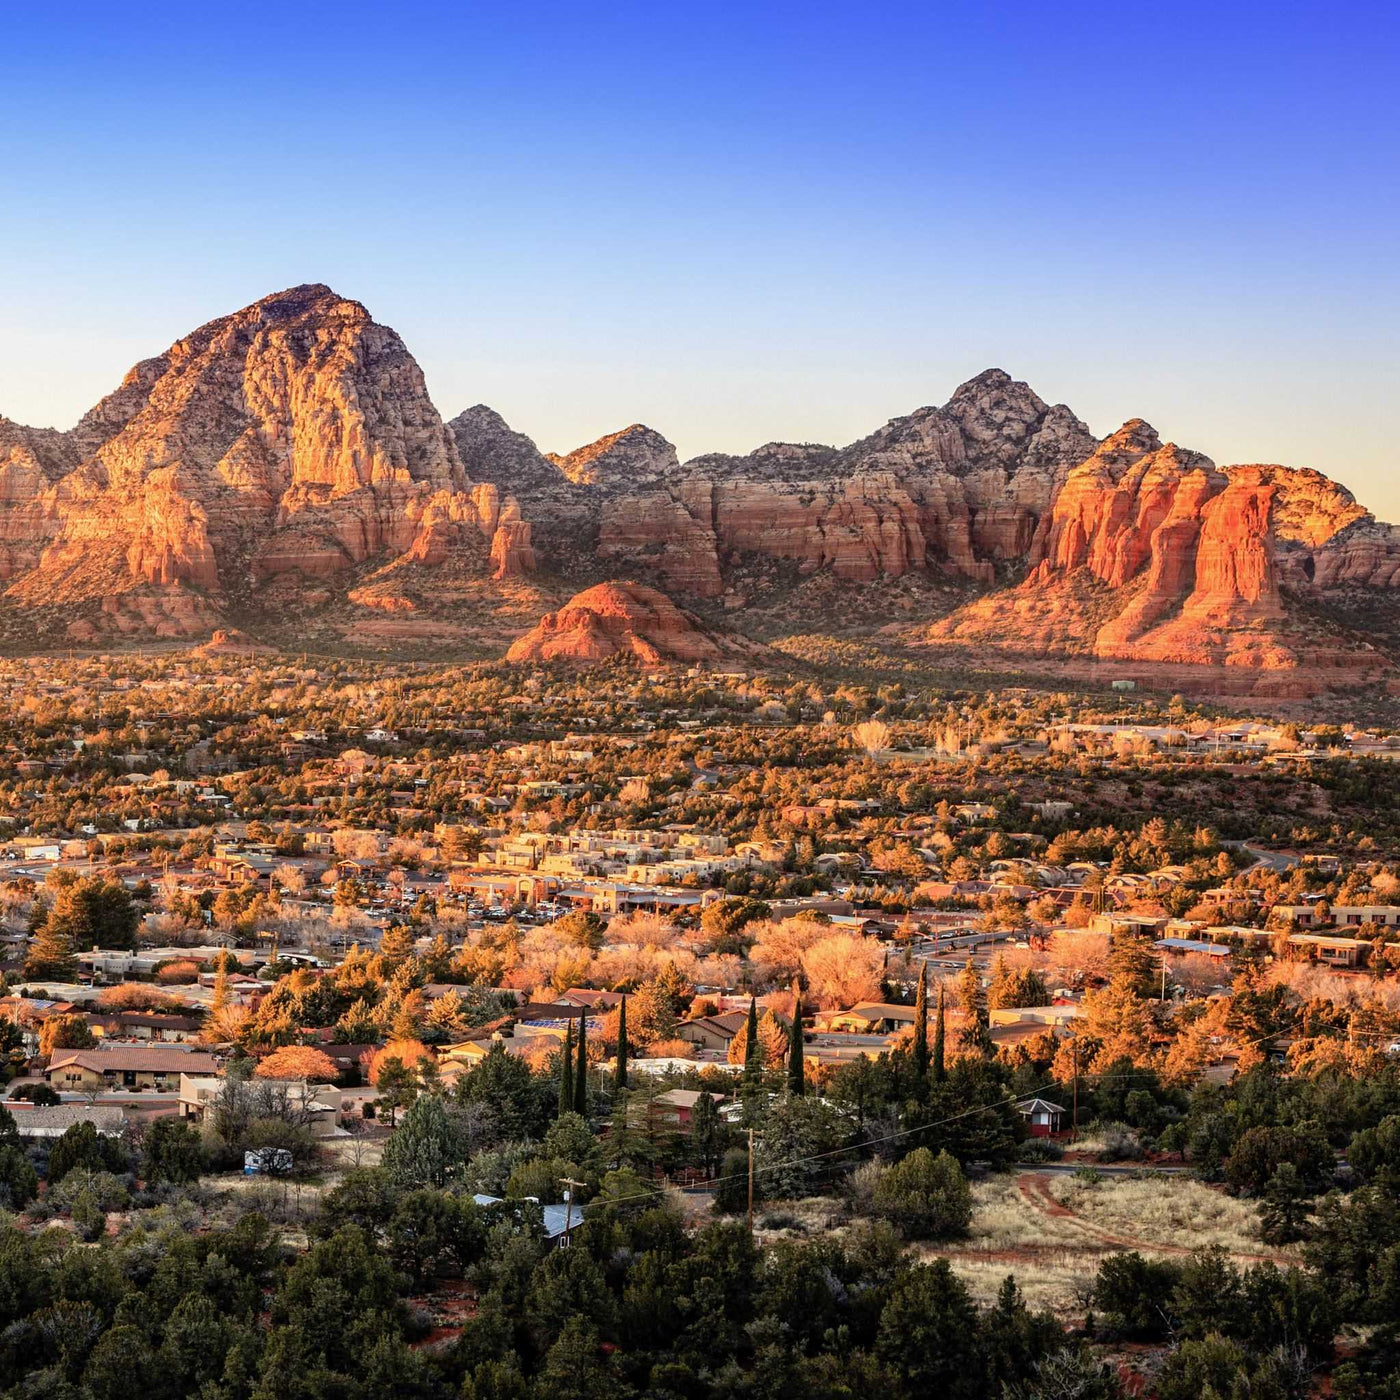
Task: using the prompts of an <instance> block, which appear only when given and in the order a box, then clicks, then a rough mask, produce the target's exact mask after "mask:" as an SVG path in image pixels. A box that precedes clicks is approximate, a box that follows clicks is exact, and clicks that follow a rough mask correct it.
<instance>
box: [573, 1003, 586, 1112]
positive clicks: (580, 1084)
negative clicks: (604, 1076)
mask: <svg viewBox="0 0 1400 1400" xmlns="http://www.w3.org/2000/svg"><path fill="white" fill-rule="evenodd" d="M574 1112H575V1113H582V1114H584V1115H585V1116H586V1115H587V1113H588V1013H587V1012H586V1011H581V1012H579V1018H578V1073H577V1075H576V1077H575V1079H574Z"/></svg>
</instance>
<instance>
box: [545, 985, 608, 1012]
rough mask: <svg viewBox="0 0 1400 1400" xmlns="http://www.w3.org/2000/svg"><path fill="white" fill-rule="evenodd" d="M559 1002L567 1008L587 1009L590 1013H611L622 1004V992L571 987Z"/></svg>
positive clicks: (561, 995) (561, 996) (562, 994)
mask: <svg viewBox="0 0 1400 1400" xmlns="http://www.w3.org/2000/svg"><path fill="white" fill-rule="evenodd" d="M559 1000H560V1001H561V1002H563V1003H564V1004H565V1005H567V1006H579V1007H587V1008H588V1010H590V1011H611V1010H612V1009H613V1008H614V1007H615V1006H620V1005H621V1004H622V993H621V992H595V991H594V990H593V989H592V988H591V987H570V988H569V990H568V991H567V992H563V993H561V994H560V997H559Z"/></svg>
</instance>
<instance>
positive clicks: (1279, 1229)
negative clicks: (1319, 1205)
mask: <svg viewBox="0 0 1400 1400" xmlns="http://www.w3.org/2000/svg"><path fill="white" fill-rule="evenodd" d="M1307 1233H1308V1192H1307V1189H1306V1188H1305V1186H1304V1184H1303V1179H1302V1177H1301V1176H1300V1175H1299V1174H1298V1168H1297V1167H1296V1166H1294V1165H1293V1163H1292V1162H1280V1163H1279V1164H1278V1166H1277V1167H1276V1168H1275V1169H1274V1174H1273V1176H1272V1177H1270V1178H1269V1184H1268V1185H1267V1186H1266V1187H1265V1188H1264V1199H1263V1201H1262V1202H1261V1203H1260V1205H1259V1234H1260V1236H1261V1238H1262V1239H1263V1241H1264V1243H1265V1244H1272V1245H1285V1244H1295V1243H1297V1241H1298V1240H1301V1239H1305V1238H1306V1237H1307Z"/></svg>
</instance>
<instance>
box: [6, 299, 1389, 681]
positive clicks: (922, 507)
mask: <svg viewBox="0 0 1400 1400" xmlns="http://www.w3.org/2000/svg"><path fill="white" fill-rule="evenodd" d="M618 577H627V578H632V579H636V580H639V581H640V582H643V583H646V584H649V585H655V586H656V587H657V588H658V589H660V590H661V594H664V595H671V596H673V597H674V598H675V599H676V600H677V602H678V603H679V604H685V605H687V606H692V607H694V608H696V609H699V610H700V611H701V612H706V613H707V615H713V613H714V611H715V610H714V609H708V610H707V605H708V603H709V602H710V600H716V607H718V606H719V600H722V611H723V612H724V614H725V615H726V616H727V618H728V619H729V624H730V625H733V626H735V627H738V628H744V627H745V626H746V623H749V622H752V626H751V627H750V628H749V630H751V631H753V632H754V633H755V634H756V635H766V636H777V635H781V634H782V633H781V631H780V628H782V627H788V628H797V629H800V630H812V629H815V630H821V629H825V628H832V627H837V628H845V627H847V626H848V624H849V622H850V611H849V600H850V599H851V598H852V597H857V596H858V597H860V598H861V599H862V600H863V602H862V608H863V610H864V611H863V613H862V616H863V618H864V619H865V621H864V622H863V623H862V624H861V625H863V626H868V627H872V628H873V627H879V626H883V625H885V624H889V625H891V626H898V627H900V628H905V629H908V630H911V631H912V632H922V633H923V636H924V640H926V641H927V642H929V643H930V644H937V645H956V646H963V647H967V646H975V647H978V648H983V647H994V648H998V649H1001V650H1007V651H1015V652H1017V653H1019V654H1021V655H1026V656H1038V657H1046V656H1056V657H1058V656H1065V657H1069V656H1076V657H1088V658H1103V659H1119V660H1136V661H1141V662H1143V663H1144V664H1146V663H1151V664H1162V665H1196V666H1215V667H1233V668H1238V669H1242V670H1245V669H1256V670H1260V671H1268V670H1274V671H1279V670H1286V669H1288V668H1312V669H1314V670H1317V669H1319V668H1322V669H1325V668H1327V667H1329V666H1335V667H1337V668H1340V669H1343V670H1344V669H1345V668H1346V667H1349V666H1353V665H1354V663H1355V662H1356V658H1357V656H1358V655H1360V654H1361V652H1362V651H1364V650H1365V648H1366V646H1367V645H1369V644H1371V643H1372V642H1374V641H1375V639H1376V637H1377V636H1378V635H1379V634H1380V633H1385V634H1387V635H1390V633H1391V632H1392V631H1393V632H1394V633H1395V635H1396V640H1395V645H1396V646H1397V647H1400V625H1397V626H1396V627H1395V628H1394V629H1391V628H1390V627H1389V623H1388V621H1387V619H1388V618H1389V617H1390V615H1391V613H1392V612H1393V602H1392V599H1393V593H1391V592H1390V590H1393V589H1394V588H1396V587H1397V586H1400V531H1397V530H1396V529H1395V528H1393V527H1391V526H1388V525H1383V524H1381V523H1379V522H1377V521H1376V520H1375V519H1374V518H1373V517H1372V516H1371V515H1370V514H1369V513H1368V512H1367V511H1366V510H1365V509H1364V508H1363V507H1362V506H1360V505H1359V504H1358V503H1357V502H1356V500H1355V499H1354V498H1353V497H1352V495H1351V494H1350V493H1349V492H1348V491H1347V490H1346V489H1345V488H1343V487H1341V486H1339V485H1337V484H1336V483H1335V482H1332V481H1330V480H1329V479H1328V478H1327V477H1325V476H1322V475H1321V474H1320V473H1318V472H1315V471H1307V470H1302V469H1294V468H1286V467H1280V466H1270V465H1249V466H1237V467H1217V466H1216V465H1215V464H1214V463H1212V462H1211V461H1210V460H1209V459H1208V458H1206V457H1203V456H1201V455H1200V454H1199V453H1196V452H1192V451H1189V450H1187V449H1184V448H1180V447H1177V446H1175V445H1173V444H1170V443H1163V442H1162V441H1161V440H1160V438H1159V437H1158V436H1157V434H1156V433H1155V432H1154V431H1153V430H1152V429H1151V428H1150V427H1149V426H1148V425H1147V424H1145V423H1143V422H1141V421H1140V420H1132V421H1130V422H1129V423H1127V424H1125V425H1124V427H1123V428H1121V429H1120V430H1119V431H1118V432H1116V433H1114V434H1112V435H1111V436H1110V437H1108V438H1106V439H1104V440H1103V441H1099V440H1098V439H1096V438H1095V436H1094V435H1093V434H1092V433H1091V432H1090V431H1089V429H1088V428H1087V427H1086V426H1085V425H1084V423H1082V422H1081V421H1080V420H1079V419H1078V418H1077V417H1075V415H1074V414H1073V413H1072V412H1071V411H1070V410H1069V409H1068V408H1066V407H1065V406H1064V405H1050V404H1047V403H1046V402H1045V401H1044V400H1043V399H1041V398H1040V397H1039V396H1038V395H1037V394H1036V393H1035V392H1034V391H1033V390H1031V389H1030V387H1029V386H1028V385H1026V384H1024V383H1022V382H1020V381H1017V380H1014V379H1012V378H1011V377H1010V375H1008V374H1006V373H1005V372H1004V371H1002V370H998V369H991V370H987V371H985V372H984V373H982V374H979V375H977V376H976V377H975V378H973V379H970V380H969V381H968V382H967V383H965V384H963V385H962V386H961V387H960V388H959V389H958V390H957V391H956V392H955V393H954V394H953V396H952V397H951V398H950V399H949V400H948V402H947V403H945V404H943V405H942V406H940V407H927V408H921V409H918V410H916V411H915V412H913V413H910V414H907V415H905V416H903V417H900V418H895V419H892V420H891V421H890V422H888V423H886V424H885V425H884V427H882V428H880V429H879V430H877V431H876V432H874V433H872V434H870V435H869V436H868V437H865V438H862V439H861V440H859V441H858V442H855V443H852V444H850V445H849V446H847V447H843V448H838V447H828V446H822V445H817V444H811V443H781V442H775V443H768V444H766V445H765V446H763V447H760V448H757V449H756V450H754V451H753V452H750V453H747V454H746V455H743V456H728V455H723V454H710V455H704V456H700V457H695V458H691V459H690V460H688V461H684V462H682V461H680V460H679V457H678V454H677V452H676V449H675V448H674V447H673V446H672V444H671V443H670V442H668V441H667V440H666V438H665V437H663V436H662V435H661V434H660V433H659V432H657V431H656V430H655V429H653V428H650V427H647V426H645V425H643V424H638V423H634V424H632V425H630V426H628V427H625V428H622V429H621V430H619V431H617V432H611V433H608V434H607V435H605V436H604V437H601V438H599V439H598V440H597V441H595V442H591V443H589V444H587V445H585V446H583V447H578V448H575V449H573V450H571V451H568V452H564V453H560V454H555V453H544V452H541V451H540V450H539V448H538V447H537V446H536V445H535V443H534V442H532V441H531V440H530V439H529V438H528V437H527V436H525V435H524V434H523V433H519V432H517V431H515V430H513V429H512V428H511V427H510V426H509V425H508V424H507V423H506V422H505V421H504V420H503V419H502V418H501V416H500V415H499V414H497V413H495V412H494V411H493V410H492V409H490V408H487V407H486V406H484V405H477V406H476V407H474V408H469V409H467V410H465V411H464V412H462V413H460V414H459V415H458V416H457V417H456V418H454V419H453V420H452V421H451V422H450V423H444V422H443V420H442V419H441V417H440V416H439V415H438V412H437V410H436V409H435V408H434V406H433V404H432V402H431V401H430V399H429V397H428V394H427V390H426V387H425V384H424V380H423V375H422V373H421V371H420V370H419V367H418V365H417V364H416V363H415V362H414V360H413V357H412V356H411V355H410V354H409V352H408V350H407V349H406V348H405V346H404V344H403V342H402V341H401V340H400V338H399V337H398V335H397V334H396V333H395V332H394V331H392V330H390V329H389V328H388V327H386V326H382V325H380V324H378V323H377V322H375V321H374V320H373V319H372V318H371V316H370V315H369V313H368V312H367V311H366V310H365V308H364V307H363V306H361V305H360V304H359V303H358V302H355V301H350V300H347V299H345V298H343V297H341V296H338V295H337V294H336V293H335V292H333V291H331V290H330V289H329V288H328V287H324V286H320V285H308V286H301V287H294V288H291V289H289V290H288V291H285V292H280V293H277V294H276V295H274V296H270V297H265V298H264V299H263V300H261V301H258V302H255V303H254V304H253V305H251V306H248V307H245V308H244V309H243V310H241V311H238V312H236V313H234V314H233V315H231V316H225V317H221V318H219V319H218V320H215V321H211V322H209V323H208V324H207V325H205V326H202V327H200V328H199V329H198V330H196V331H194V332H193V333H192V334H190V335H188V336H186V337H185V338H184V339H182V340H179V341H177V342H176V343H175V344H174V345H172V346H171V347H170V348H169V349H168V350H167V351H166V352H165V353H164V354H162V355H158V356H156V357H154V358H152V359H149V360H143V361H142V362H141V363H140V364H138V365H136V366H135V367H134V368H133V369H132V370H131V372H130V373H129V374H128V375H127V376H126V378H125V380H123V382H122V384H121V385H120V386H119V387H118V388H117V389H116V390H115V391H114V392H113V393H111V394H109V395H108V396H107V397H106V398H105V399H103V400H102V402H101V403H99V404H98V405H97V406H96V407H95V408H93V409H92V411H91V412H89V413H88V414H87V415H85V416H84V418H83V419H82V421H81V422H80V423H78V425H77V426H76V427H74V428H73V429H71V430H69V431H66V432H60V431H55V430H52V429H36V428H27V427H23V426H21V425H19V424H17V423H14V422H11V421H9V420H8V419H5V418H0V590H2V591H0V627H4V628H8V629H9V631H8V633H6V635H7V636H9V637H13V636H14V635H16V631H15V629H16V628H18V629H20V631H21V632H22V631H23V630H24V629H26V628H29V627H30V626H31V623H32V624H33V625H35V626H38V625H41V624H42V625H43V626H47V627H51V629H52V627H57V628H60V629H61V628H63V627H64V626H67V627H68V628H69V629H70V630H69V631H68V633H67V635H68V636H69V637H71V638H73V639H80V640H85V641H87V640H100V639H101V637H102V636H104V635H107V634H121V635H129V636H133V637H138V636H143V635H147V634H150V635H155V636H170V637H178V636H185V635H189V634H191V633H198V632H205V633H207V632H208V631H209V630H211V629H212V628H213V627H215V626H228V625H230V624H236V625H240V626H245V627H257V626H258V625H259V623H260V620H264V619H265V620H268V621H269V622H281V623H283V624H285V620H286V619H287V618H288V617H291V616H295V617H296V618H298V619H301V620H303V621H306V620H311V619H313V618H317V617H332V618H333V621H332V622H331V623H328V624H327V625H328V626H330V627H331V628H332V630H334V628H337V627H338V628H341V629H342V632H341V634H342V635H348V634H347V633H346V632H345V631H344V629H346V628H350V629H353V628H354V627H356V626H359V625H361V624H363V623H364V618H365V615H366V614H373V615H375V617H376V618H377V619H378V621H377V622H376V624H375V626H377V628H378V631H377V632H375V635H377V636H380V637H389V636H391V635H407V632H406V631H405V630H404V629H405V627H406V623H404V622H403V621H402V618H403V616H406V615H409V614H411V615H412V618H413V634H414V636H416V637H420V638H423V637H429V636H431V635H432V629H433V627H434V626H437V625H439V624H441V626H442V627H443V628H445V629H446V630H445V631H443V633H442V634H443V635H444V636H465V635H467V634H468V633H470V634H471V635H472V636H473V637H475V638H476V640H477V641H478V642H479V643H484V642H489V643H490V644H491V645H500V644H501V643H502V642H503V641H504V639H505V638H506V637H507V636H510V635H513V634H515V633H516V632H518V630H519V628H520V626H521V625H522V623H523V621H524V620H525V619H527V618H537V617H539V615H540V613H541V612H542V611H543V610H544V609H546V608H548V607H550V606H551V605H555V606H557V604H558V602H559V600H560V599H562V598H566V597H568V596H569V595H570V594H572V593H576V592H578V590H580V589H582V588H585V587H586V586H588V585H591V584H596V583H598V582H599V581H600V580H608V579H615V578H618ZM969 595H980V596H976V597H975V601H971V602H969V601H968V598H969ZM614 601H615V600H614ZM663 601H664V600H663ZM960 605H961V606H960ZM570 606H572V605H570ZM654 606H657V607H660V605H659V604H656V605H654ZM667 606H669V607H673V608H674V610H675V612H676V614H677V615H679V616H688V615H687V614H684V612H683V609H682V608H680V607H678V606H676V605H674V604H671V603H669V602H668V603H667ZM761 608H766V609H768V612H767V613H766V614H764V616H765V618H766V621H765V622H764V623H763V625H762V628H760V625H759V623H758V620H757V619H758V617H759V610H760V609H761ZM950 609H951V610H953V611H952V612H951V615H948V616H945V615H944V614H947V613H949V610H950ZM567 612H568V608H564V609H560V611H559V613H557V614H554V616H564V614H566V613H567ZM388 614H394V615H397V616H399V618H400V621H399V623H397V624H395V625H396V626H397V627H398V632H397V633H395V632H394V629H393V628H391V627H390V626H389V624H388V623H387V622H385V621H384V617H385V615H388ZM882 614H883V615H882ZM593 615H594V616H596V617H599V618H604V619H607V618H610V617H612V616H614V610H613V609H612V608H611V606H609V607H604V608H602V610H601V611H598V610H594V614H593ZM658 617H661V618H663V621H662V622H657V623H656V624H655V625H656V626H661V627H663V630H664V626H665V625H666V624H665V622H664V619H669V620H670V622H672V623H673V622H674V618H671V617H670V614H667V613H665V612H664V610H662V612H660V613H658ZM895 617H897V618H898V619H899V621H898V623H897V624H896V623H894V622H893V621H892V619H893V618H895ZM55 619H57V621H56V622H55V621H54V620H55ZM565 620H566V623H567V624H568V625H567V626H566V627H565V629H564V630H565V631H566V632H568V633H570V634H571V635H572V640H568V641H567V645H569V646H574V645H577V646H582V647H584V648H585V649H587V647H589V646H593V645H595V644H596V645H597V646H600V647H604V648H606V646H608V645H610V643H609V642H607V640H606V639H607V638H608V637H610V636H611V635H612V633H611V631H610V627H611V624H610V623H606V624H605V623H603V622H590V623H587V625H586V626H585V625H583V622H582V621H579V620H578V619H576V618H575V617H574V616H573V615H570V616H569V617H568V618H566V619H565ZM925 624H931V625H925ZM297 625H300V623H298V624H297ZM649 625H650V624H649ZM697 626H698V624H697ZM463 628H465V629H467V631H466V632H463V630H462V629H463ZM454 629H455V630H454ZM472 629H476V630H475V631H472ZM373 630H374V629H373V628H371V631H373ZM630 630H631V633H632V634H633V636H635V637H638V638H642V639H643V640H640V641H638V642H637V644H636V645H637V648H638V651H637V654H639V655H641V654H643V653H644V652H645V650H646V646H647V645H648V644H647V643H645V640H644V639H645V637H646V635H648V634H647V631H646V629H645V628H643V629H640V630H639V629H636V628H632V629H630ZM682 630H683V629H682ZM700 630H701V632H703V630H704V629H703V628H701V629H700ZM573 634H587V636H585V637H584V638H583V640H580V637H579V635H573ZM366 635H368V634H366ZM589 637H592V638H593V639H594V640H592V641H590V640H588V638H589ZM559 645H561V646H563V645H566V642H565V641H561V642H560V643H559ZM626 645H627V646H628V647H631V646H632V645H633V644H632V642H631V641H629V642H627V644H626ZM695 645H697V646H700V645H702V643H701V642H699V641H696V642H695Z"/></svg>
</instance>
